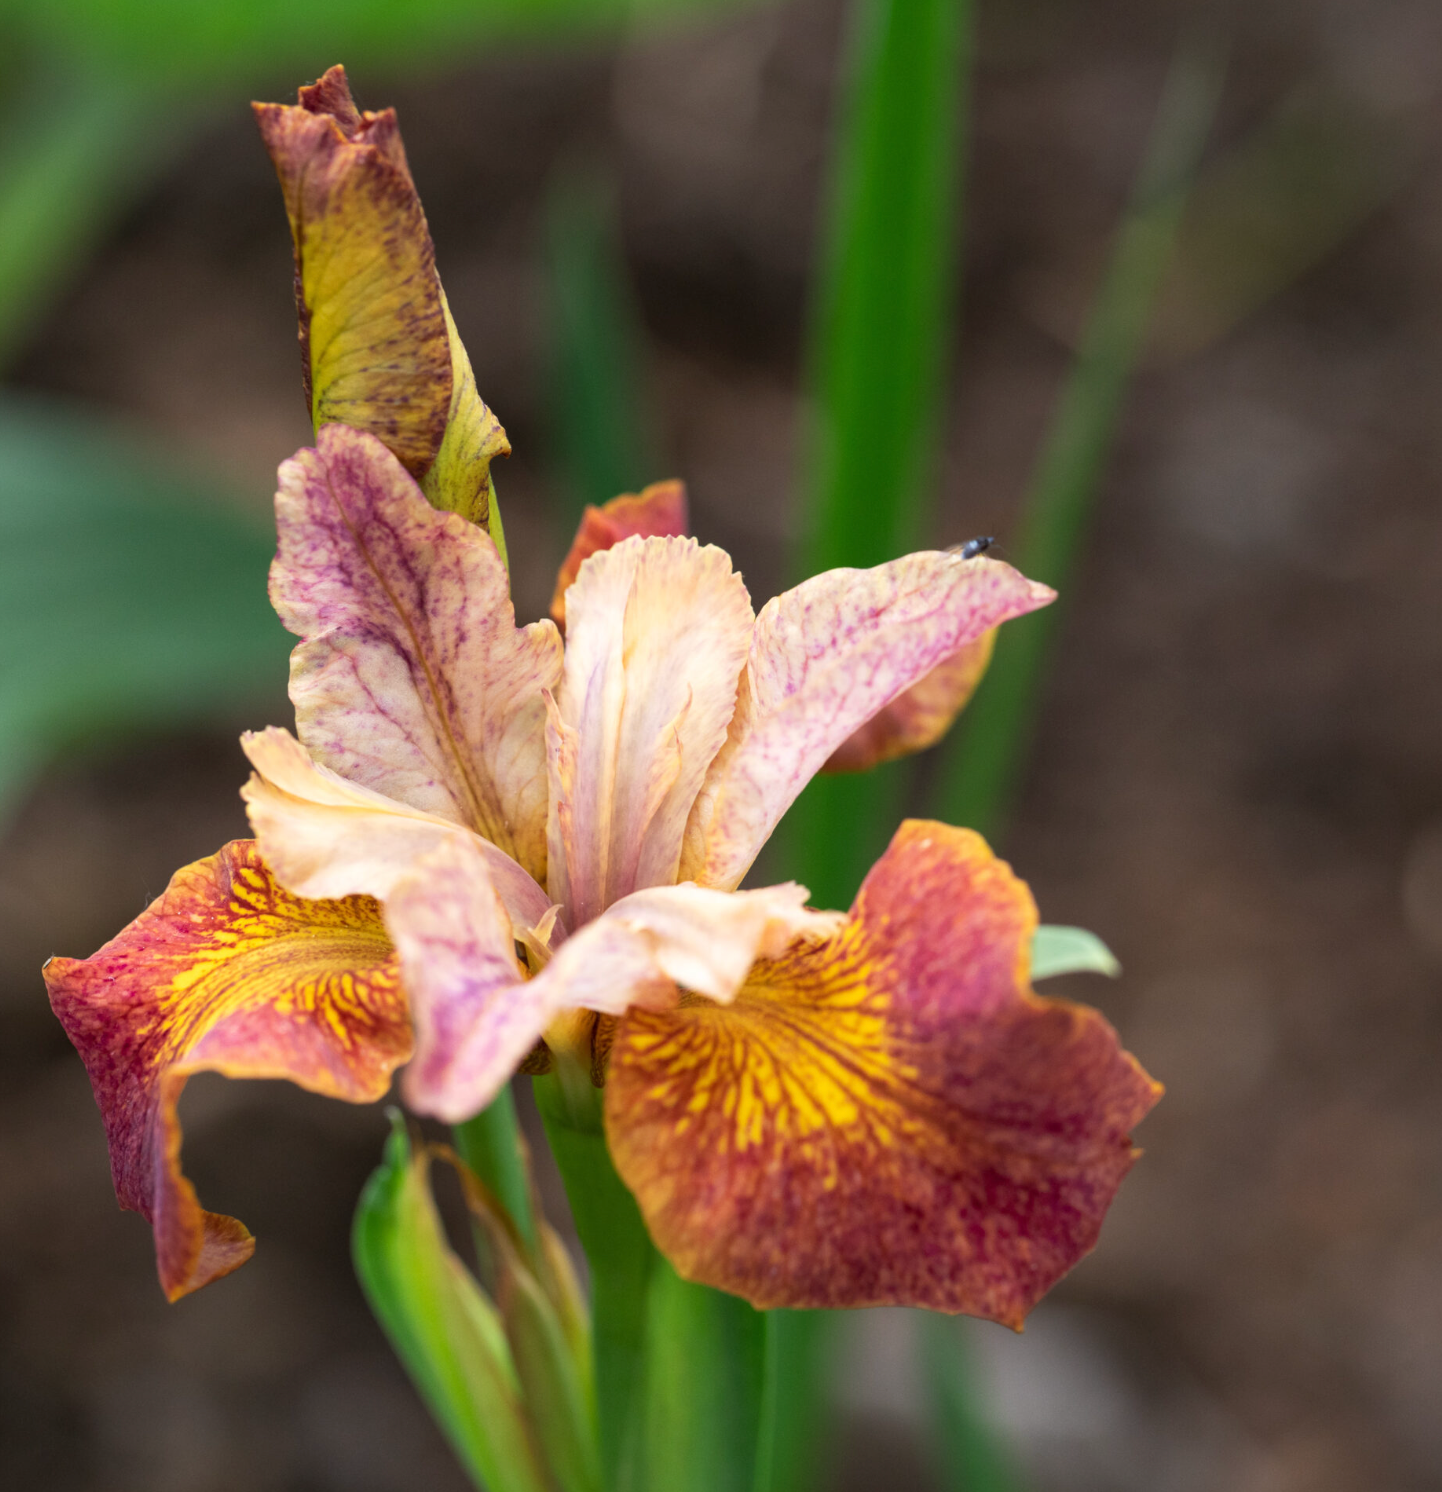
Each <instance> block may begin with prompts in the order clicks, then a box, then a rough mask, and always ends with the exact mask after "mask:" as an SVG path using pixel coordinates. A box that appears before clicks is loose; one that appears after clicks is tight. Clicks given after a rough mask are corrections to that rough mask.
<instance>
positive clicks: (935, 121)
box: [780, 0, 971, 907]
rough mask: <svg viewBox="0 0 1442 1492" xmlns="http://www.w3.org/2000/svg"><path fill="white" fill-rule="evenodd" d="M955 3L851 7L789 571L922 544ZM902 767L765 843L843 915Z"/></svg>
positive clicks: (954, 86) (873, 850) (953, 87)
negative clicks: (796, 541) (800, 498)
mask: <svg viewBox="0 0 1442 1492" xmlns="http://www.w3.org/2000/svg"><path fill="white" fill-rule="evenodd" d="M970 36H971V7H970V4H969V0H858V3H857V4H856V5H855V6H854V9H853V16H852V35H851V38H850V42H851V52H850V66H851V80H850V88H849V92H848V94H847V97H846V101H845V105H844V111H843V114H842V117H841V119H840V123H839V128H838V132H837V137H836V147H835V156H834V159H833V163H832V185H831V202H830V212H829V218H828V225H827V235H826V238H825V242H824V244H823V247H822V264H821V272H820V286H819V291H818V299H817V304H816V309H815V317H814V323H813V327H812V336H811V347H810V354H809V355H810V384H811V399H812V406H813V407H812V409H811V415H810V418H811V429H810V431H809V438H808V440H807V443H806V446H805V450H806V456H807V467H806V470H805V472H804V475H803V478H802V488H803V493H804V497H805V504H806V506H805V510H804V514H803V538H802V545H801V549H802V558H803V561H804V569H805V573H807V574H815V573H816V572H817V571H820V570H827V569H832V568H834V567H836V566H839V565H854V566H869V565H875V564H879V563H881V562H882V561H883V560H888V559H892V558H894V557H895V556H896V555H897V554H900V553H902V552H904V551H905V550H906V549H908V548H914V547H915V545H916V543H917V541H918V540H919V538H920V536H921V535H922V534H923V533H924V532H925V529H926V522H927V516H928V513H929V510H930V501H931V487H932V482H933V478H934V476H935V466H936V447H937V420H938V416H939V413H940V406H941V394H942V385H943V374H944V371H945V366H946V357H947V351H948V343H949V334H950V327H951V321H952V302H953V290H954V281H955V271H956V261H957V227H958V204H959V201H960V187H961V174H962V172H961V167H962V153H961V148H960V147H961V136H962V122H963V117H964V113H965V107H966V97H967V84H968V79H969V76H970V65H969V64H970V58H969V51H970ZM909 780H910V764H908V763H897V764H893V765H890V766H888V767H884V768H881V769H879V770H878V771H876V772H873V773H869V774H867V775H865V776H859V777H858V776H849V775H848V776H837V777H821V778H818V779H817V780H816V781H815V782H813V783H812V784H811V786H810V787H809V788H808V789H807V790H806V792H805V793H804V794H803V795H802V797H801V799H800V800H799V802H798V803H797V804H796V806H795V807H794V808H793V809H792V811H791V813H790V814H789V815H788V818H787V822H786V824H785V826H784V827H783V829H782V833H781V840H780V843H781V844H782V845H783V846H784V847H785V849H786V850H787V852H788V854H789V858H790V866H789V868H791V869H792V870H793V871H794V873H795V874H796V875H797V877H798V879H800V880H802V881H803V882H804V883H805V884H806V885H807V886H809V887H810V888H811V891H812V894H813V897H814V898H815V899H816V900H817V901H818V902H820V903H821V904H823V905H826V906H841V907H844V906H847V905H849V903H850V900H851V897H852V896H853V895H854V894H855V892H856V888H857V886H858V885H859V884H860V881H861V878H862V876H863V875H864V874H865V872H866V869H867V867H868V866H869V865H870V864H871V862H872V861H873V860H874V859H875V858H876V856H877V855H878V854H879V853H880V851H881V849H882V848H883V847H884V845H885V843H886V838H887V835H888V834H889V833H890V830H891V829H892V828H893V827H894V826H895V819H896V815H897V811H898V809H899V807H900V804H901V803H902V801H903V799H904V795H905V787H906V784H907V783H908V782H909Z"/></svg>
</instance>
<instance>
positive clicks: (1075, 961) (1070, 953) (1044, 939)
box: [1031, 924, 1122, 980]
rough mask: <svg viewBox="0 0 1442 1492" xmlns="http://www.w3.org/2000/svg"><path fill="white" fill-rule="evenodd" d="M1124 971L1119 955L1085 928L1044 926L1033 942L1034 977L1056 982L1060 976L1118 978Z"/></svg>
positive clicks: (1035, 935) (1032, 969) (1032, 972)
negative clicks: (1084, 975) (1056, 977)
mask: <svg viewBox="0 0 1442 1492" xmlns="http://www.w3.org/2000/svg"><path fill="white" fill-rule="evenodd" d="M1121 971H1122V966H1121V964H1120V963H1118V962H1117V956H1116V954H1114V953H1113V952H1112V951H1111V949H1110V948H1108V947H1107V945H1106V944H1105V943H1103V942H1102V940H1101V939H1100V938H1099V937H1097V935H1096V934H1095V933H1094V932H1088V931H1087V930H1086V928H1084V927H1052V926H1048V925H1046V924H1043V925H1042V926H1041V927H1039V928H1037V930H1036V932H1035V933H1034V934H1033V935H1032V940H1031V977H1032V978H1033V979H1034V980H1035V979H1052V978H1054V977H1055V976H1056V975H1058V974H1105V975H1106V976H1107V978H1108V979H1115V978H1116V977H1117V976H1118V975H1119V974H1120V973H1121Z"/></svg>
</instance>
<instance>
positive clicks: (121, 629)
mask: <svg viewBox="0 0 1442 1492" xmlns="http://www.w3.org/2000/svg"><path fill="white" fill-rule="evenodd" d="M274 550H275V540H274V537H273V535H272V533H271V531H270V529H269V526H268V525H265V524H263V523H261V522H260V521H258V520H257V521H251V520H249V519H247V518H246V517H245V516H244V515H243V514H242V513H241V512H240V510H239V509H238V508H236V507H233V506H231V504H230V501H229V495H228V494H227V493H225V492H224V490H223V487H222V486H221V484H219V483H212V482H208V481H206V480H204V479H203V478H197V477H194V476H191V475H189V474H187V473H185V472H184V471H183V470H181V469H180V468H179V467H178V466H177V465H176V464H173V463H169V462H166V461H164V460H162V459H161V458H159V457H157V456H155V455H154V454H152V453H150V452H147V451H146V450H144V449H143V448H142V447H141V446H140V445H139V444H138V443H137V442H135V441H134V440H132V439H130V438H127V437H125V436H122V435H120V434H118V433H114V432H112V431H110V430H109V429H108V428H107V427H105V426H104V425H102V424H100V423H98V422H97V421H96V420H94V419H93V418H92V417H89V416H87V415H86V414H84V413H82V412H80V411H78V410H77V409H75V408H72V407H66V406H62V405H59V404H54V403H49V402H42V401H38V400H26V399H19V398H15V397H13V396H11V397H6V398H4V399H0V637H3V638H4V643H3V649H0V802H3V801H4V798H5V796H6V795H9V796H10V797H12V798H13V795H14V794H15V793H16V792H18V791H19V790H20V789H22V788H23V787H24V785H25V782H26V779H27V777H28V775H29V774H30V773H31V772H33V771H34V770H35V768H36V767H37V765H39V764H40V763H42V762H43V761H44V760H45V759H46V758H47V757H48V756H49V755H50V754H51V753H52V752H54V751H55V750H56V749H58V748H60V747H62V746H65V745H68V744H70V743H72V742H76V741H81V740H84V739H86V738H91V737H95V736H97V735H101V734H108V733H114V732H119V731H127V730H136V729H142V728H154V727H157V726H174V725H180V724H191V723H199V722H202V721H205V720H207V719H212V718H215V717H216V716H217V715H220V714H222V713H225V714H228V713H230V712H232V711H234V710H235V709H236V707H237V706H238V705H239V704H241V703H242V702H244V701H246V700H251V699H253V700H257V701H260V700H264V699H268V698H278V697H279V696H280V691H281V688H282V687H283V681H284V679H285V677H286V657H287V654H288V652H289V648H290V641H291V639H290V638H289V637H288V636H287V634H286V632H285V631H284V629H283V628H282V627H281V625H280V623H279V621H277V620H276V617H275V614H274V612H273V611H272V610H271V608H270V604H269V602H268V601H267V599H266V575H267V570H268V567H269V564H270V559H271V556H272V554H273V553H274Z"/></svg>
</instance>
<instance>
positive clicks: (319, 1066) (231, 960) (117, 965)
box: [45, 840, 411, 1300]
mask: <svg viewBox="0 0 1442 1492" xmlns="http://www.w3.org/2000/svg"><path fill="white" fill-rule="evenodd" d="M45 982H46V984H47V985H48V987H49V990H50V1001H51V1004H52V1006H53V1007H54V1009H55V1013H56V1015H57V1016H58V1017H59V1018H60V1022H61V1024H62V1025H63V1026H64V1027H65V1030H66V1033H67V1035H69V1037H70V1039H71V1041H73V1042H74V1043H75V1046H76V1048H77V1050H78V1051H79V1053H80V1055H81V1057H82V1059H83V1060H84V1062H85V1067H86V1070H87V1071H88V1072H89V1074H90V1081H91V1084H92V1086H93V1087H94V1089H95V1098H96V1102H97V1103H98V1104H99V1105H100V1112H101V1115H102V1116H103V1118H104V1120H105V1131H106V1137H107V1139H108V1141H109V1144H110V1166H111V1174H112V1175H113V1177H114V1180H115V1191H116V1195H117V1196H118V1197H119V1199H120V1205H121V1206H122V1207H126V1208H129V1209H130V1210H131V1211H133V1212H139V1213H140V1214H142V1215H143V1216H144V1217H146V1218H147V1219H149V1220H150V1222H151V1223H152V1225H153V1226H154V1229H155V1249H156V1262H157V1264H158V1266H159V1271H160V1282H161V1285H162V1286H163V1288H164V1290H165V1293H166V1295H167V1296H169V1298H170V1299H171V1300H176V1299H178V1298H179V1297H180V1296H182V1295H187V1294H189V1293H190V1292H191V1291H192V1290H197V1289H199V1288H200V1287H201V1286H202V1285H205V1284H208V1283H209V1282H210V1281H211V1280H213V1279H218V1278H219V1277H220V1276H221V1275H225V1274H229V1273H230V1272H231V1270H233V1269H237V1268H239V1266H240V1265H242V1264H243V1263H245V1261H246V1260H247V1259H248V1258H249V1257H250V1255H251V1253H252V1252H253V1250H254V1247H255V1243H254V1240H253V1239H252V1237H251V1235H250V1233H249V1232H248V1231H247V1229H246V1228H245V1226H244V1225H243V1224H242V1223H240V1222H238V1221H237V1220H236V1219H235V1218H231V1217H224V1216H222V1215H221V1214H219V1213H214V1212H205V1211H203V1210H202V1209H201V1207H200V1203H199V1202H198V1200H197V1199H196V1195H195V1189H194V1187H192V1186H191V1184H190V1182H189V1181H187V1180H186V1179H185V1177H184V1176H183V1175H182V1174H181V1170H180V1139H181V1135H180V1123H179V1120H178V1119H177V1117H176V1112H175V1109H176V1104H177V1102H178V1101H179V1098H180V1094H181V1090H182V1089H183V1088H184V1087H185V1082H186V1079H187V1078H188V1077H189V1076H190V1074H191V1073H195V1072H205V1071H211V1072H221V1073H224V1074H225V1075H226V1076H227V1077H245V1078H289V1079H290V1080H291V1081H292V1082H295V1083H299V1084H300V1085H301V1087H303V1088H309V1089H310V1090H311V1091H313V1092H316V1093H323V1094H326V1095H328V1096H330V1097H332V1098H343V1099H347V1100H349V1101H351V1102H353V1103H365V1102H370V1101H373V1100H375V1099H378V1098H380V1097H382V1096H383V1095H384V1094H385V1092H386V1090H387V1088H388V1087H389V1086H390V1075H391V1073H392V1071H393V1070H394V1069H395V1068H396V1067H397V1066H399V1065H400V1064H401V1063H402V1062H405V1061H406V1060H407V1059H408V1058H409V1057H410V1054H411V1027H410V1020H409V1018H408V1015H407V1010H406V1001H405V996H404V994H403V993H402V991H401V986H400V981H399V969H398V966H397V961H396V957H395V953H394V950H393V949H392V947H391V944H390V940H389V939H388V938H387V936H386V933H385V929H384V927H383V926H382V924H381V918H380V909H379V907H378V906H377V905H376V903H375V902H374V901H372V900H371V899H370V898H369V897H349V898H346V899H345V900H340V901H306V900H302V899H300V898H298V897H294V896H291V895H290V894H289V893H288V892H286V891H284V890H282V888H281V887H280V886H279V884H278V883H277V882H276V881H275V879H274V878H273V877H272V876H271V875H270V873H269V871H268V870H267V869H266V867H265V863H264V861H262V859H261V858H260V855H259V853H258V852H257V850H256V847H255V845H254V844H253V843H252V842H251V841H249V840H236V841H235V842H233V843H232V844H228V845H227V846H226V847H225V848H224V849H223V850H221V851H220V852H219V853H218V854H215V855H212V856H211V857H210V858H209V859H207V860H200V861H197V862H196V863H195V864H194V865H188V866H186V867H185V868H184V869H183V870H180V871H177V872H176V874H175V876H174V877H173V878H172V880H171V882H170V885H169V886H168V887H167V888H166V890H165V892H164V893H163V894H162V895H161V896H160V897H159V898H158V899H157V900H156V901H154V902H153V903H152V904H151V905H150V906H149V907H148V908H147V909H146V910H145V911H144V912H142V913H141V914H140V916H139V917H138V918H137V919H136V920H135V921H134V922H132V923H131V924H130V926H129V927H127V928H126V929H125V930H124V931H123V932H122V933H120V935H119V936H118V937H116V938H113V939H112V940H111V941H110V942H109V943H107V944H106V945H105V947H103V948H102V949H101V950H100V951H99V952H98V953H96V954H95V955H94V956H93V957H91V958H87V959H72V958H53V959H51V960H50V962H49V963H48V964H47V965H46V966H45Z"/></svg>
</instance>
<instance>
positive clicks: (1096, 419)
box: [936, 40, 1222, 838]
mask: <svg viewBox="0 0 1442 1492" xmlns="http://www.w3.org/2000/svg"><path fill="white" fill-rule="evenodd" d="M1221 79H1222V60H1221V56H1220V53H1219V51H1218V49H1217V47H1216V46H1215V45H1214V44H1212V43H1211V42H1210V41H1209V40H1193V41H1189V42H1188V43H1186V44H1184V45H1183V46H1182V47H1181V48H1180V49H1179V51H1178V54H1177V60H1176V62H1175V63H1174V64H1173V67H1172V69H1171V72H1170V74H1169V76H1168V78H1167V82H1166V85H1165V88H1164V90H1163V94H1162V100H1161V104H1160V106H1159V108H1158V111H1157V118H1156V123H1155V125H1154V126H1153V129H1152V137H1151V140H1150V142H1149V144H1148V146H1147V150H1146V155H1145V158H1144V159H1143V162H1142V166H1141V170H1140V172H1139V174H1138V177H1137V183H1136V187H1135V189H1134V191H1133V193H1132V201H1131V204H1130V206H1129V207H1128V209H1127V212H1126V215H1125V217H1124V218H1123V220H1122V224H1121V227H1120V229H1119V230H1118V233H1117V238H1116V243H1115V246H1114V248H1113V251H1112V257H1111V263H1110V265H1109V266H1108V269H1107V273H1106V278H1105V280H1104V281H1103V283H1102V286H1101V289H1100V291H1099V293H1098V295H1097V299H1096V303H1095V305H1094V307H1093V309H1092V313H1091V317H1090V319H1089V321H1088V323H1087V327H1086V331H1085V334H1084V336H1083V338H1082V343H1081V347H1080V350H1079V351H1078V353H1077V357H1076V361H1075V363H1074V364H1073V366H1072V369H1071V372H1070V374H1069V376H1068V378H1067V382H1066V386H1065V388H1064V389H1063V391H1062V396H1061V403H1060V405H1059V407H1058V409H1057V412H1056V415H1055V418H1054V419H1053V421H1052V425H1051V428H1050V430H1049V431H1048V434H1047V440H1046V444H1045V446H1044V448H1043V450H1042V454H1041V458H1040V460H1039V462H1038V465H1037V469H1036V472H1035V475H1034V476H1033V479H1032V483H1031V486H1030V489H1029V490H1028V492H1027V496H1026V501H1025V503H1024V505H1023V510H1022V515H1021V520H1020V526H1019V528H1020V531H1019V533H1018V536H1017V538H1016V540H1015V541H1014V543H1013V544H1012V545H1011V551H1012V554H1013V556H1014V563H1015V564H1016V567H1017V568H1018V569H1019V570H1021V571H1022V572H1023V573H1024V574H1026V575H1029V576H1031V578H1032V579H1034V580H1040V581H1044V582H1045V583H1046V584H1048V585H1051V586H1055V587H1057V588H1058V589H1061V588H1062V587H1063V586H1064V585H1065V584H1066V582H1067V580H1068V578H1069V577H1070V575H1071V571H1072V565H1073V562H1074V560H1075V558H1076V554H1077V551H1078V549H1079V547H1080V544H1081V540H1082V536H1083V534H1084V532H1085V528H1086V522H1087V518H1088V516H1089V514H1090V511H1091V501H1092V496H1093V494H1094V492H1095V491H1096V487H1097V483H1098V481H1099V480H1100V478H1101V475H1102V470H1103V467H1104V464H1105V462H1106V458H1107V455H1108V453H1109V452H1110V450H1111V446H1112V441H1113V439H1114V437H1115V434H1116V428H1117V422H1118V420H1119V418H1120V416H1121V412H1122V406H1123V401H1124V399H1125V396H1126V391H1127V388H1128V385H1129V384H1130V381H1131V375H1132V371H1133V369H1134V368H1135V366H1136V362H1137V357H1138V354H1139V353H1140V351H1141V348H1142V343H1143V340H1144V338H1145V336H1146V332H1147V326H1148V319H1149V316H1150V313H1151V309H1152V304H1153V301H1154V299H1155V296H1156V291H1157V287H1158V285H1159V284H1160V282H1161V278H1162V274H1163V272H1164V271H1165V269H1166V266H1167V260H1168V257H1169V255H1170V253H1171V249H1172V244H1173V242H1174V240H1175V237H1176V232H1177V224H1178V223H1179V221H1180V220H1181V215H1182V210H1183V208H1184V207H1185V205H1186V201H1187V194H1188V191H1189V189H1190V187H1191V183H1192V180H1193V178H1194V176H1195V173H1196V169H1197V162H1198V160H1199V159H1200V157H1201V153H1202V148H1203V146H1204V145H1205V143H1206V139H1207V134H1208V132H1209V130H1210V129H1211V123H1212V117H1213V114H1214V112H1215V109H1216V103H1217V96H1218V94H1219V92H1220V90H1221ZM1059 615H1060V608H1059V607H1057V606H1049V607H1047V608H1046V609H1045V610H1044V611H1039V612H1034V613H1032V615H1030V616H1026V617H1022V618H1020V619H1019V620H1017V621H1013V622H1008V623H1007V624H1006V626H1004V627H1003V628H1002V629H1001V631H1000V632H999V633H998V634H997V643H996V652H995V654H994V655H993V658H992V663H991V668H990V669H989V670H988V672H987V675H986V677H985V678H984V679H983V680H982V682H981V687H980V688H979V689H978V690H977V692H976V697H975V698H974V699H973V700H972V701H971V703H970V704H969V705H968V706H967V710H966V714H965V715H964V716H963V717H962V720H961V723H960V725H959V726H958V728H957V729H956V730H955V731H953V733H952V737H951V739H950V741H949V742H948V743H947V744H946V745H945V746H944V747H943V748H942V751H943V755H942V761H941V766H940V773H939V782H938V788H937V794H936V797H937V817H938V818H942V819H945V820H946V821H947V822H948V823H952V824H965V825H967V826H968V827H970V828H973V829H977V830H979V831H980V832H981V833H983V834H985V835H986V836H987V837H988V838H992V837H994V835H995V833H996V830H997V827H998V826H999V824H1000V823H1001V822H1002V820H1003V819H1004V817H1005V814H1006V810H1007V807H1008V805H1009V803H1010V800H1011V796H1012V793H1013V791H1014V789H1015V785H1016V781H1017V775H1018V772H1019V769H1020V766H1021V763H1022V762H1023V761H1024V760H1025V746H1026V740H1027V737H1028V736H1029V734H1030V731H1031V725H1032V721H1033V718H1034V716H1035V713H1036V708H1037V699H1038V694H1039V690H1040V686H1041V681H1042V678H1043V673H1044V669H1045V664H1046V658H1047V653H1048V649H1049V645H1050V642H1051V638H1052V636H1053V634H1054V631H1055V628H1056V626H1057V621H1058V617H1059Z"/></svg>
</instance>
